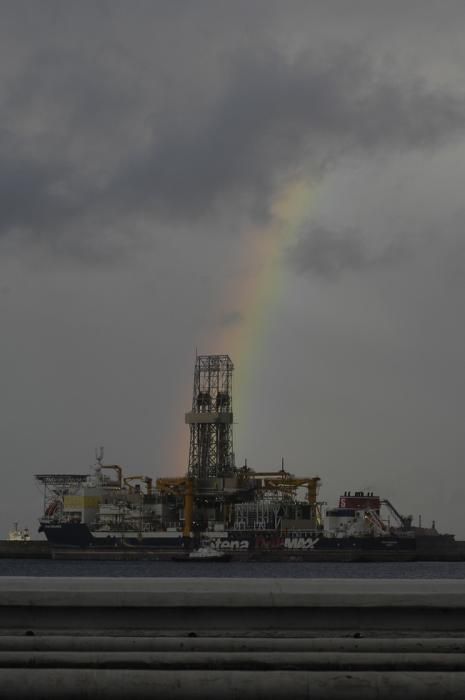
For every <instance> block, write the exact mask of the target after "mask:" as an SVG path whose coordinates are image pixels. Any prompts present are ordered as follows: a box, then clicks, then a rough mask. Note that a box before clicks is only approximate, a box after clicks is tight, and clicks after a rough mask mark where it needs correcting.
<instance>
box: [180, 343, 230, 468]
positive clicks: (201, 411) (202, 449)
mask: <svg viewBox="0 0 465 700" xmlns="http://www.w3.org/2000/svg"><path fill="white" fill-rule="evenodd" d="M233 369H234V365H233V363H232V362H231V358H230V357H229V355H198V356H197V358H196V362H195V370H194V392H193V397H192V410H191V411H190V412H189V413H186V423H187V424H188V425H189V427H190V445H189V467H188V475H189V477H191V478H193V479H200V480H205V479H214V478H216V477H225V476H232V475H233V474H234V473H235V467H234V454H233V430H232V425H233V413H232V374H233Z"/></svg>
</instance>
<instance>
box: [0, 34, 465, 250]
mask: <svg viewBox="0 0 465 700" xmlns="http://www.w3.org/2000/svg"><path fill="white" fill-rule="evenodd" d="M194 50H195V47H193V46H191V47H189V48H188V49H186V53H187V58H188V54H189V51H194ZM180 51H181V49H180ZM184 60H186V56H184ZM218 65H219V67H217V70H216V72H215V73H214V74H213V75H205V74H204V72H203V71H202V69H201V67H199V66H196V64H195V62H194V63H193V66H192V75H191V77H190V78H191V79H190V83H191V85H190V90H188V91H186V90H185V82H184V81H180V83H179V84H178V83H177V81H176V80H171V81H170V80H169V79H167V78H166V74H165V73H164V72H163V71H164V69H163V68H162V67H160V68H159V73H158V74H157V72H156V71H155V73H154V74H153V75H151V76H150V82H149V81H148V79H147V76H146V77H145V82H144V80H142V78H141V77H140V76H139V74H138V70H137V61H136V59H135V58H134V56H132V58H131V57H128V56H126V55H124V56H123V55H121V54H120V53H119V52H118V49H117V47H116V48H115V46H112V47H111V49H107V50H106V51H102V53H101V55H96V56H93V57H92V60H90V59H89V58H88V57H87V56H85V55H82V54H81V53H76V52H70V51H62V52H61V53H60V51H59V50H58V49H54V51H53V52H50V51H46V52H41V53H39V54H37V55H34V56H32V57H31V58H30V60H29V61H26V63H25V64H24V65H23V67H22V69H21V70H19V71H18V73H17V75H15V76H14V79H13V78H12V80H11V82H10V89H9V90H6V91H4V93H3V96H2V109H3V114H4V116H5V124H6V126H5V130H4V133H5V134H8V138H7V139H3V141H2V142H0V151H1V152H0V156H1V173H0V205H1V207H0V235H3V236H5V235H7V234H10V235H11V234H15V233H17V232H18V231H20V232H26V233H31V234H35V235H36V236H40V237H42V238H46V237H50V239H56V238H57V237H61V238H62V240H63V241H65V243H66V242H67V243H66V244H65V245H62V246H61V249H62V250H63V249H66V247H67V246H68V243H69V244H70V245H69V249H70V253H71V254H73V250H76V249H77V248H80V249H83V248H85V242H84V244H83V243H82V241H83V240H84V239H86V238H87V239H88V240H89V241H93V243H92V245H93V246H94V247H95V246H96V244H97V246H98V241H99V230H101V229H102V228H104V226H102V222H103V223H104V224H105V222H106V223H107V225H108V224H111V222H112V221H113V220H114V218H115V217H119V218H120V221H123V222H124V221H125V220H128V219H130V218H131V217H134V216H138V215H141V216H146V215H150V216H154V217H159V218H162V219H164V220H165V221H166V220H168V221H173V222H174V221H177V222H190V221H192V220H193V219H197V220H199V219H202V220H205V219H208V218H209V217H210V216H211V215H212V214H213V215H216V216H227V217H228V219H230V217H231V216H233V215H234V212H236V214H237V213H238V212H239V211H240V212H241V216H242V215H244V213H245V215H246V216H249V217H252V218H264V217H267V216H268V215H269V204H270V199H271V197H272V196H273V194H274V193H275V191H276V188H277V187H279V184H280V183H282V182H283V181H285V180H286V178H288V177H292V176H293V175H295V174H296V173H297V172H299V171H302V170H304V171H305V172H306V173H307V174H310V175H313V176H316V177H320V176H321V175H322V174H324V172H325V171H326V170H327V169H329V168H331V167H333V166H334V165H335V164H336V163H337V162H339V160H340V158H341V157H343V156H344V155H345V154H354V153H356V154H371V153H373V152H374V151H383V152H392V151H404V150H406V149H417V148H421V149H423V148H433V147H436V146H438V145H441V144H442V143H445V142H447V140H448V139H450V138H453V137H454V136H457V135H460V134H462V132H463V129H464V126H465V101H464V99H463V97H462V96H461V95H455V94H452V93H451V92H446V91H437V90H433V89H431V88H429V87H428V86H426V85H424V84H421V83H420V82H418V81H411V80H410V81H409V80H404V79H401V78H395V77H393V75H387V74H383V73H380V72H379V71H376V70H375V69H374V68H373V66H372V65H371V64H370V61H369V60H368V59H367V58H366V57H365V56H363V55H362V54H361V53H360V52H359V51H354V50H352V49H345V50H344V51H340V52H339V53H338V54H337V55H336V56H334V55H333V56H331V55H327V56H322V55H321V54H319V55H318V56H316V55H311V54H309V53H301V54H300V55H299V56H298V57H297V58H295V59H294V60H289V59H287V58H286V57H285V56H284V54H283V53H280V52H278V51H277V50H274V49H273V48H271V47H270V46H269V45H268V44H266V45H264V46H263V47H262V48H261V49H255V48H254V49H252V48H250V47H249V48H247V47H245V48H244V49H243V50H242V52H241V57H240V58H238V56H237V55H231V54H230V55H229V56H221V60H220V59H218ZM173 70H174V71H175V72H176V67H174V69H173ZM153 86H155V87H153ZM196 94H198V95H199V99H198V101H196V100H195V99H193V96H195V95H196ZM200 95H201V97H200ZM28 115H33V117H32V126H31V124H29V123H28V121H27V117H28ZM24 122H26V126H24ZM18 125H19V126H18ZM31 134H32V135H31ZM34 134H35V136H34ZM83 223H85V225H81V224H83ZM65 232H66V235H64V233H65ZM73 236H79V237H80V238H81V241H80V243H79V246H77V248H76V245H73V244H72V240H71V239H72V237H73ZM102 245H103V246H105V248H108V246H109V245H111V241H109V240H108V237H105V238H104V239H102ZM352 255H353V256H354V259H355V258H356V257H357V252H356V251H355V250H354V251H352Z"/></svg>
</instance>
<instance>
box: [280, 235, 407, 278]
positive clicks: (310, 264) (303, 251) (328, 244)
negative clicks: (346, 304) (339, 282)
mask: <svg viewBox="0 0 465 700" xmlns="http://www.w3.org/2000/svg"><path fill="white" fill-rule="evenodd" d="M410 253H411V251H410V250H409V249H408V248H407V246H406V244H405V242H402V243H400V241H391V242H389V243H388V244H386V245H383V246H381V247H380V246H378V247H374V246H373V244H371V245H370V244H369V243H368V242H367V239H366V238H364V237H363V236H362V235H361V234H360V233H359V232H357V231H353V230H346V231H343V232H335V231H330V230H328V229H327V228H324V227H322V226H314V227H313V228H311V229H310V230H309V231H308V232H306V233H304V234H303V235H302V236H301V238H300V240H299V242H298V243H297V245H296V246H295V247H294V248H293V249H292V251H290V253H289V259H290V261H291V262H292V264H293V266H294V267H295V269H296V270H297V271H298V272H301V273H306V274H311V275H315V276H317V277H323V278H326V279H336V278H339V277H340V276H341V275H342V274H343V273H345V272H360V271H364V270H370V269H375V268H380V267H385V266H389V265H392V264H395V263H398V262H400V261H402V260H405V259H406V258H407V257H409V256H410Z"/></svg>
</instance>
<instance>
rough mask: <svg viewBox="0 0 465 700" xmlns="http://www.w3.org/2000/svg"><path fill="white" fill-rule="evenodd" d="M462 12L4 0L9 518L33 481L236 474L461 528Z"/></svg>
mask: <svg viewBox="0 0 465 700" xmlns="http://www.w3.org/2000/svg"><path fill="white" fill-rule="evenodd" d="M464 28H465V4H464V3H463V1H462V0H457V2H455V1H454V0H437V1H436V2H430V1H429V0H421V2H420V1H416V0H409V1H407V2H406V1H405V0H402V1H399V2H396V1H395V0H391V2H389V3H388V2H384V1H382V0H380V1H379V2H377V1H376V0H360V1H358V0H352V2H350V3H348V2H345V0H339V1H335V0H324V1H323V0H322V1H321V2H319V1H317V0H315V1H309V0H302V1H298V0H287V2H274V1H273V0H247V1H245V0H244V1H242V0H235V1H234V2H231V1H229V2H224V1H222V0H211V1H208V0H195V1H193V0H189V1H187V0H186V1H182V0H167V1H166V2H165V1H162V0H160V1H156V0H155V1H153V0H151V1H150V2H149V1H147V2H145V1H144V0H137V1H131V2H129V1H127V2H123V1H120V2H119V1H117V0H112V1H110V0H92V2H85V1H82V2H79V3H77V2H66V1H65V2H63V1H62V0H59V1H58V0H56V1H53V0H43V1H42V2H40V3H34V2H31V1H30V0H29V1H28V2H25V1H24V2H23V1H22V0H14V1H8V0H4V1H3V2H0V105H1V112H0V156H1V160H0V323H1V338H2V340H1V343H0V363H1V368H2V371H1V375H0V376H1V384H0V386H1V394H0V396H1V399H0V435H1V439H0V464H1V469H2V475H3V488H2V496H1V510H0V528H1V530H0V533H3V534H2V536H5V535H6V532H7V530H8V529H9V527H10V526H11V524H12V522H13V521H15V520H19V521H20V522H21V523H22V524H23V525H29V527H31V528H32V529H35V525H36V522H37V518H38V517H39V515H40V510H41V497H40V493H39V491H38V489H37V487H36V485H35V483H34V478H33V475H34V474H35V473H38V472H39V473H40V472H54V471H64V472H67V471H69V472H76V471H78V472H86V471H87V470H88V468H89V465H90V464H91V463H92V462H93V459H94V449H95V447H96V446H99V445H104V446H105V455H106V458H107V460H108V461H111V462H118V463H121V464H123V465H125V466H126V468H127V471H128V473H133V474H137V473H139V474H140V473H147V474H149V475H153V476H161V475H166V476H169V475H174V474H181V473H182V472H183V471H184V469H185V467H186V463H187V444H188V441H187V437H188V436H187V428H186V427H185V426H184V424H183V420H184V412H185V411H186V410H188V409H189V400H190V392H191V383H192V369H193V362H194V357H195V351H196V348H197V349H198V351H199V352H202V353H215V352H222V353H229V354H231V356H232V359H233V361H234V362H235V365H236V383H235V392H236V393H235V407H236V415H235V418H236V422H237V425H236V426H235V430H236V432H235V448H236V458H237V462H238V463H242V461H243V460H244V458H246V457H247V459H248V463H249V465H251V466H256V467H260V468H274V467H279V465H280V461H281V457H282V456H284V458H285V460H286V465H287V468H288V469H289V470H291V471H293V472H295V473H296V474H299V475H308V476H313V475H319V476H320V477H321V478H322V480H323V486H322V491H321V496H322V497H323V499H324V500H326V501H328V502H329V503H334V502H335V500H336V499H337V497H338V495H339V494H340V493H341V492H344V491H345V490H358V489H364V488H369V489H370V490H373V491H377V492H379V493H380V495H382V496H385V497H388V498H389V499H391V500H392V501H393V502H394V503H395V504H396V505H397V506H398V508H399V510H401V511H402V512H404V513H406V514H408V513H412V514H414V515H415V518H417V517H418V514H420V513H421V514H422V516H423V522H424V523H427V524H429V523H430V522H431V520H432V519H433V518H435V519H436V522H437V525H438V528H439V529H440V530H442V531H449V532H455V533H456V534H457V535H459V536H460V537H462V538H465V525H464V524H463V518H462V510H463V499H464V493H463V492H464V489H463V482H464V477H463V471H464V466H465V431H464V425H463V424H464V408H465V373H464V358H465V328H464V322H463V315H464V314H463V306H464V299H465V232H464V228H463V226H464V220H465V197H464V182H465V70H464V68H465V43H464V42H463V31H464Z"/></svg>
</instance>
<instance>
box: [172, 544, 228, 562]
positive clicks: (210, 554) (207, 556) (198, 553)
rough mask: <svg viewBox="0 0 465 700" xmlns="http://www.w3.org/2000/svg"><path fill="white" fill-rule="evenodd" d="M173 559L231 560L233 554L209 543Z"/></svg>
mask: <svg viewBox="0 0 465 700" xmlns="http://www.w3.org/2000/svg"><path fill="white" fill-rule="evenodd" d="M172 559H173V561H201V562H203V561H230V559H231V555H230V554H228V553H226V552H219V551H218V550H216V549H213V548H212V547H209V546H208V545H203V546H202V547H198V549H193V550H192V552H189V554H187V555H186V556H174V557H173V558H172Z"/></svg>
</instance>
